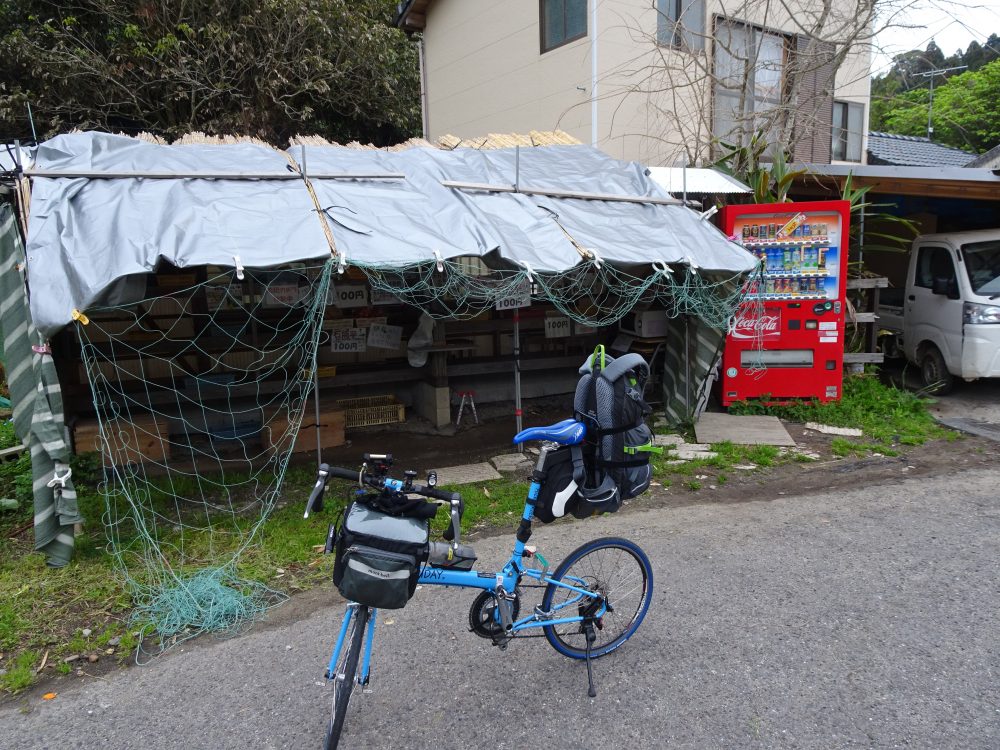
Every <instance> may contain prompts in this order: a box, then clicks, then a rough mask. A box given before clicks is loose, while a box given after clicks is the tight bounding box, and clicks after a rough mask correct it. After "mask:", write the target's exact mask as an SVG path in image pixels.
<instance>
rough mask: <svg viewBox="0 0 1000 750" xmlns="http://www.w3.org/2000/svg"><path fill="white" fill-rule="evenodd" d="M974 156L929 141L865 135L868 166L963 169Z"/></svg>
mask: <svg viewBox="0 0 1000 750" xmlns="http://www.w3.org/2000/svg"><path fill="white" fill-rule="evenodd" d="M974 158H976V155H975V154H974V153H970V152H968V151H962V150H961V149H957V148H952V147H951V146H943V145H941V144H940V143H934V142H932V141H931V140H930V139H929V138H922V137H920V136H914V135H897V134H896V133H879V132H872V133H869V134H868V163H869V164H884V165H889V166H899V167H964V166H965V165H966V164H968V163H969V162H970V161H972V160H973V159H974Z"/></svg>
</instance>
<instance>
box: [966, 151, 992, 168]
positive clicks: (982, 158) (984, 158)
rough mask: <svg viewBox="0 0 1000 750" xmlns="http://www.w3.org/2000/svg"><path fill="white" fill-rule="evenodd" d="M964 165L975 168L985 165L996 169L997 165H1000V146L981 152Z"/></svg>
mask: <svg viewBox="0 0 1000 750" xmlns="http://www.w3.org/2000/svg"><path fill="white" fill-rule="evenodd" d="M963 166H966V167H973V168H975V167H984V168H986V169H996V168H997V167H1000V146H994V147H993V148H991V149H990V150H989V151H987V152H986V153H985V154H980V155H979V156H977V157H976V158H975V159H973V160H972V161H970V162H969V163H968V164H965V165H963Z"/></svg>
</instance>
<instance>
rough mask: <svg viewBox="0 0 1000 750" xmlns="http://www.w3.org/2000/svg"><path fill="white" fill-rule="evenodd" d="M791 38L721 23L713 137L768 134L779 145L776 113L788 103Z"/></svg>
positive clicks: (733, 138) (739, 138)
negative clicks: (787, 79) (786, 78)
mask: <svg viewBox="0 0 1000 750" xmlns="http://www.w3.org/2000/svg"><path fill="white" fill-rule="evenodd" d="M789 44H790V40H789V38H788V37H785V36H784V35H782V34H775V33H772V32H769V31H765V30H763V29H758V28H755V27H753V26H747V25H746V24H742V23H738V22H735V21H725V20H720V21H719V22H718V23H717V25H716V29H715V45H714V50H715V59H714V62H713V65H714V68H713V69H714V73H715V76H714V77H715V117H714V121H713V125H714V133H715V136H716V137H717V138H719V139H720V140H722V141H726V142H729V143H732V142H734V141H738V142H743V143H745V142H746V140H747V139H748V138H749V136H750V135H751V134H753V133H754V132H756V131H764V133H765V137H766V138H767V142H768V144H769V145H771V146H772V147H776V146H777V141H778V135H777V130H776V122H775V120H776V118H775V117H774V114H775V113H776V111H777V110H778V109H779V108H780V107H781V105H782V103H783V99H784V93H785V92H784V88H785V68H786V65H787V61H788V55H789Z"/></svg>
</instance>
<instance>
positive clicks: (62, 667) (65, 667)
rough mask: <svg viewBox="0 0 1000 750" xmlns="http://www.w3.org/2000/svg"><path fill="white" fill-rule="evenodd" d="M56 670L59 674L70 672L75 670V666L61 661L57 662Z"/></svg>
mask: <svg viewBox="0 0 1000 750" xmlns="http://www.w3.org/2000/svg"><path fill="white" fill-rule="evenodd" d="M56 671H57V672H58V673H59V674H69V673H70V672H72V671H73V667H71V666H70V665H69V664H68V663H67V662H64V661H61V662H59V663H58V664H56Z"/></svg>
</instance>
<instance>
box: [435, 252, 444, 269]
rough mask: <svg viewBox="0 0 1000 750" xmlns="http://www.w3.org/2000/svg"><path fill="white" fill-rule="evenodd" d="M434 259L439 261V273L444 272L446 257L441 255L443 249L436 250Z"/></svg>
mask: <svg viewBox="0 0 1000 750" xmlns="http://www.w3.org/2000/svg"><path fill="white" fill-rule="evenodd" d="M434 259H435V260H436V261H437V270H438V273H444V258H442V257H441V251H440V250H435V251H434Z"/></svg>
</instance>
